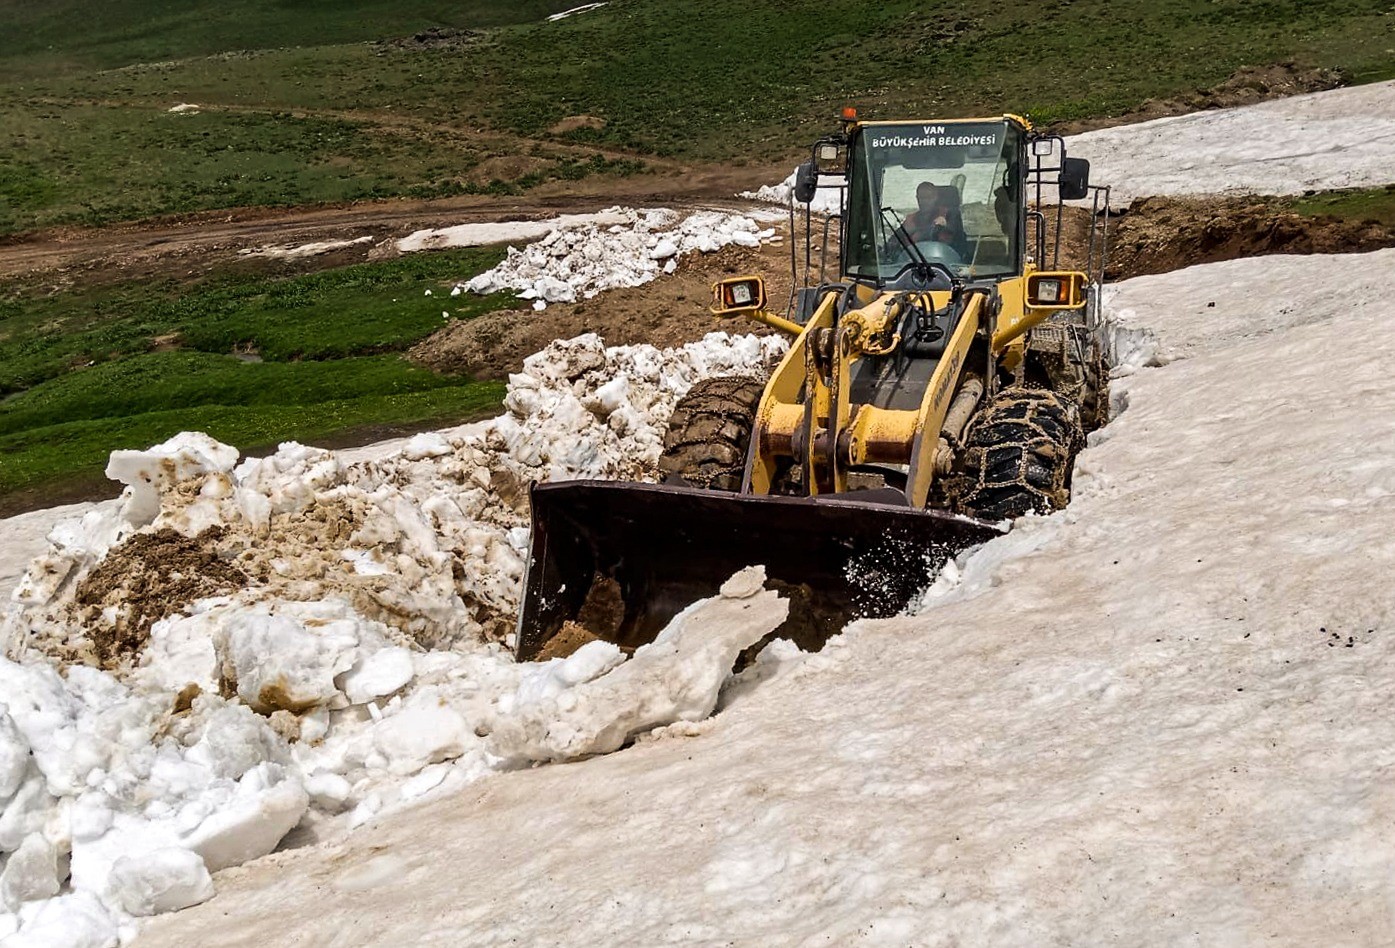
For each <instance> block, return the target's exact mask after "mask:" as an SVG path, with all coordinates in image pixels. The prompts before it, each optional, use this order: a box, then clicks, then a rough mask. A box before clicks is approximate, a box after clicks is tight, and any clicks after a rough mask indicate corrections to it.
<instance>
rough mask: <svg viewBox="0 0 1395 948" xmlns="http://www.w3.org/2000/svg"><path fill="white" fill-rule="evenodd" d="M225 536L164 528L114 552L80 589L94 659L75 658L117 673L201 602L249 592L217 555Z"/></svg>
mask: <svg viewBox="0 0 1395 948" xmlns="http://www.w3.org/2000/svg"><path fill="white" fill-rule="evenodd" d="M225 532H226V531H225V530H224V528H223V527H210V528H208V529H207V530H205V531H203V532H202V533H200V534H199V535H198V536H194V537H188V536H185V535H183V534H182V533H178V532H176V531H174V530H171V529H169V528H163V529H160V530H156V531H155V532H154V533H138V534H136V535H135V536H132V537H131V538H130V539H129V540H126V541H125V542H124V543H122V544H121V545H120V546H118V547H116V548H115V549H113V550H112V551H111V554H110V555H109V556H107V558H106V559H104V560H103V561H102V562H101V563H100V564H99V565H98V566H97V567H96V568H95V569H93V570H92V572H90V573H88V574H87V576H86V577H84V578H83V580H82V582H81V583H79V584H78V588H77V591H76V594H75V596H74V601H75V603H76V606H77V608H78V609H79V611H80V612H81V614H82V618H83V619H84V620H85V624H86V625H87V627H88V628H89V629H91V630H92V631H91V646H92V649H93V652H94V654H93V655H90V656H74V657H75V658H79V659H82V660H87V661H93V660H95V663H96V664H98V665H99V666H100V667H102V668H108V669H109V668H114V667H116V666H117V665H118V664H120V663H121V661H122V660H124V659H125V658H126V657H128V656H131V655H134V654H136V653H137V652H139V651H140V650H141V648H143V647H144V645H145V643H146V640H147V639H148V638H149V637H150V627H151V626H152V625H153V624H154V623H156V622H158V621H160V620H161V619H163V618H165V617H166V616H169V615H173V614H174V613H175V612H178V611H179V610H180V609H182V608H183V607H184V606H186V605H188V604H189V603H191V602H193V601H195V600H197V599H205V598H207V597H209V596H218V595H224V594H226V593H228V592H231V591H233V590H237V589H242V588H243V587H245V586H246V585H247V583H248V578H247V575H246V574H245V573H243V572H242V570H240V569H238V568H237V567H236V566H233V565H232V564H231V563H230V562H228V561H227V560H226V559H225V558H223V557H222V556H220V555H219V554H218V552H217V546H218V543H219V541H220V540H221V539H222V538H223V535H224V533H225ZM111 614H114V620H108V619H107V618H106V616H107V615H111Z"/></svg>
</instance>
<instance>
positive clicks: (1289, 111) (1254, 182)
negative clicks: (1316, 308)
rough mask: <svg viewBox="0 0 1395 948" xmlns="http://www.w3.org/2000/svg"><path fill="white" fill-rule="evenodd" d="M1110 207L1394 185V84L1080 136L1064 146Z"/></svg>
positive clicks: (1076, 136) (1380, 84)
mask: <svg viewBox="0 0 1395 948" xmlns="http://www.w3.org/2000/svg"><path fill="white" fill-rule="evenodd" d="M1066 150H1067V151H1068V152H1069V153H1070V154H1071V155H1072V156H1074V157H1077V158H1088V159H1089V160H1090V164H1091V168H1090V178H1091V180H1092V181H1093V182H1094V183H1095V184H1108V185H1111V186H1112V187H1113V188H1114V192H1113V195H1112V198H1113V200H1114V202H1115V203H1116V204H1119V203H1123V202H1127V201H1130V200H1132V199H1134V198H1136V197H1144V196H1148V195H1164V194H1166V195H1171V194H1228V193H1235V192H1247V193H1253V194H1301V193H1303V192H1304V191H1307V190H1311V189H1322V190H1326V189H1331V188H1358V187H1372V186H1376V185H1383V184H1389V183H1391V182H1392V181H1395V162H1392V161H1391V157H1390V156H1391V154H1392V153H1395V82H1381V83H1375V84H1372V85H1366V86H1351V87H1348V88H1345V89H1332V90H1330V91H1328V92H1315V93H1312V94H1311V95H1299V96H1292V97H1290V98H1285V99H1274V100H1272V101H1270V102H1261V103H1259V104H1257V105H1247V106H1242V107H1240V108H1234V109H1217V110H1214V111H1208V112H1196V113H1193V114H1191V115H1179V116H1176V117H1172V118H1162V119H1156V120H1154V121H1151V122H1140V123H1138V124H1136V125H1121V126H1118V127H1116V128H1106V129H1101V130H1100V131H1096V132H1085V133H1083V134H1081V135H1075V136H1072V137H1070V138H1068V139H1066Z"/></svg>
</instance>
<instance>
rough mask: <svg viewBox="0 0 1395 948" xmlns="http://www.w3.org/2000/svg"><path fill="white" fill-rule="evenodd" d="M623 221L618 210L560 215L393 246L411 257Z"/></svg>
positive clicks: (423, 233)
mask: <svg viewBox="0 0 1395 948" xmlns="http://www.w3.org/2000/svg"><path fill="white" fill-rule="evenodd" d="M625 220H626V218H625V216H624V215H622V214H620V213H619V212H618V210H609V211H602V212H601V213H599V214H563V215H562V216H561V217H554V218H550V219H548V220H543V221H505V222H503V223H495V222H489V223H481V224H457V225H455V226H454V227H440V228H436V229H434V230H430V229H428V230H418V231H414V232H413V233H411V234H408V235H407V236H406V237H403V238H402V239H401V240H399V241H398V242H397V249H398V250H399V251H400V252H402V253H415V252H417V251H418V250H444V249H446V248H448V247H483V246H487V245H488V244H504V243H509V242H510V241H522V240H536V239H537V238H539V237H546V236H547V235H548V234H550V233H552V232H553V231H554V230H565V229H568V228H573V227H584V226H586V225H588V224H594V225H597V226H604V227H608V226H610V225H612V224H623V223H625Z"/></svg>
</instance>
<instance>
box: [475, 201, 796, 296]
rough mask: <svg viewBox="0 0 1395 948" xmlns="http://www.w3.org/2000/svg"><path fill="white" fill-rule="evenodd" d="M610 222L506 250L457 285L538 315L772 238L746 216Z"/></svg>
mask: <svg viewBox="0 0 1395 948" xmlns="http://www.w3.org/2000/svg"><path fill="white" fill-rule="evenodd" d="M606 213H607V215H610V216H611V217H612V218H613V219H614V223H612V224H611V225H610V226H605V225H604V224H603V223H602V222H599V221H596V222H586V223H581V224H574V225H568V226H562V225H559V226H558V227H556V228H555V229H553V230H551V231H549V232H548V233H547V235H546V236H544V237H543V238H542V239H540V240H537V241H534V242H533V243H531V244H529V245H528V246H526V247H524V248H523V249H521V250H520V249H518V248H517V247H510V248H509V252H508V256H507V257H506V258H505V259H504V261H503V262H502V263H500V264H499V265H498V266H497V267H495V268H494V269H492V270H489V271H487V272H485V273H481V274H479V275H478V276H476V277H474V278H472V279H471V280H469V281H468V282H466V283H464V284H462V286H463V287H464V288H465V289H466V290H468V291H470V292H472V293H499V292H503V291H504V290H514V291H516V292H517V293H518V298H519V299H522V300H532V301H533V308H534V309H537V310H542V309H545V308H546V307H547V304H549V303H571V302H575V301H576V300H578V299H582V298H585V299H590V298H592V297H594V296H595V295H596V294H597V293H600V292H602V291H604V290H608V289H613V288H616V287H624V286H640V285H642V284H645V283H648V282H649V281H650V280H653V279H654V278H655V277H657V276H658V275H659V274H661V273H672V272H673V271H674V269H676V267H677V263H676V261H677V260H679V259H681V258H682V257H683V256H685V255H687V254H690V253H694V252H697V253H713V252H715V251H717V250H720V249H722V248H723V247H726V246H729V245H732V244H735V245H737V246H741V247H758V246H760V245H761V243H763V242H765V241H767V240H770V239H772V238H773V237H774V236H775V231H774V230H772V229H762V228H761V226H760V224H759V223H757V222H756V221H755V220H754V219H752V218H751V217H748V216H744V215H740V214H730V213H726V212H722V211H697V212H695V213H692V214H688V215H686V216H684V215H681V214H679V213H678V212H676V211H670V210H665V209H657V210H635V209H632V208H619V207H617V208H612V209H611V210H610V211H607V212H606Z"/></svg>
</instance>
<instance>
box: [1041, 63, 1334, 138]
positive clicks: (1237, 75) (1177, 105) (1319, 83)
mask: <svg viewBox="0 0 1395 948" xmlns="http://www.w3.org/2000/svg"><path fill="white" fill-rule="evenodd" d="M1350 82H1351V77H1350V76H1348V75H1347V73H1346V72H1345V71H1343V70H1341V69H1319V68H1315V67H1312V66H1303V65H1300V64H1298V63H1296V62H1293V61H1292V60H1288V61H1285V62H1280V63H1274V64H1272V65H1269V66H1243V67H1241V68H1240V69H1238V70H1236V71H1235V72H1234V73H1233V74H1232V75H1231V76H1230V78H1229V79H1226V80H1225V81H1224V82H1222V83H1220V84H1219V85H1215V86H1212V87H1211V88H1210V89H1196V90H1193V91H1191V92H1184V93H1182V94H1181V95H1175V96H1171V97H1168V98H1165V99H1146V100H1144V102H1143V103H1142V104H1141V105H1139V106H1138V107H1137V108H1133V109H1129V110H1128V111H1127V112H1123V113H1121V114H1119V115H1112V116H1102V117H1099V118H1088V119H1078V120H1076V121H1071V122H1060V123H1057V124H1055V125H1052V126H1051V131H1053V132H1055V133H1056V134H1058V135H1075V134H1078V133H1080V132H1090V131H1094V130H1095V129H1100V128H1113V127H1114V126H1116V125H1132V124H1134V123H1135V122H1147V121H1150V120H1152V119H1158V118H1166V117H1168V116H1170V115H1187V114H1189V113H1191V112H1205V111H1208V110H1210V109H1227V108H1233V107H1235V106H1240V105H1254V104H1255V103H1257V102H1265V101H1268V100H1269V99H1282V98H1286V97H1288V96H1291V95H1303V94H1305V93H1309V92H1325V91H1326V90H1328V89H1338V88H1341V87H1342V86H1345V85H1347V84H1348V83H1350Z"/></svg>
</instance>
